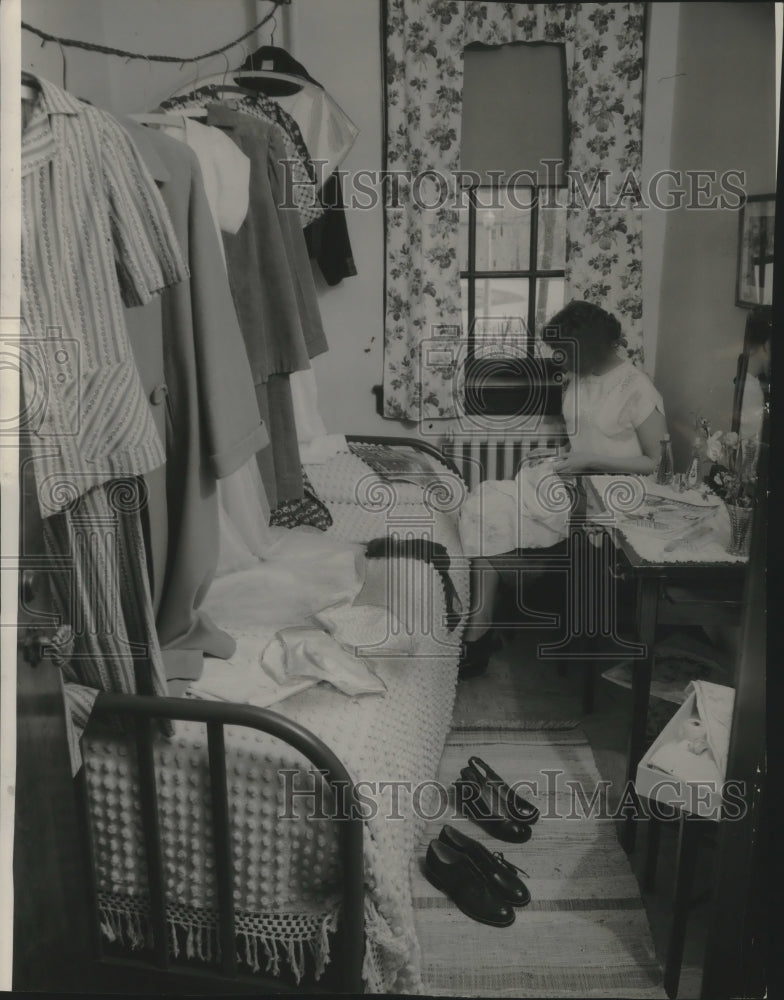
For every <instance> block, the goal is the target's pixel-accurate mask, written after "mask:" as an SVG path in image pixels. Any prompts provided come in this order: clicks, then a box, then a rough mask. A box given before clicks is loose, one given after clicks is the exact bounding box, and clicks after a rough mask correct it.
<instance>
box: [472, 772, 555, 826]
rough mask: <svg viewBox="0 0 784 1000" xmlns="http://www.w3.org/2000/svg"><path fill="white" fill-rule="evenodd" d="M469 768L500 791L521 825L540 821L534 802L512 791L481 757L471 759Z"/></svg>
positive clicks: (510, 811)
mask: <svg viewBox="0 0 784 1000" xmlns="http://www.w3.org/2000/svg"><path fill="white" fill-rule="evenodd" d="M468 766H469V767H470V768H472V769H473V770H474V771H475V772H476V773H477V774H478V775H479V777H480V778H481V780H482V781H484V782H486V783H487V784H489V785H492V786H493V787H494V788H497V789H498V794H499V795H500V796H501V799H502V801H503V802H504V804H505V805H506V808H507V811H508V812H509V815H510V816H511V817H512V819H516V820H517V821H518V822H519V823H528V824H529V825H531V824H533V823H535V822H536V821H537V820H538V819H539V810H538V809H537V808H536V806H535V805H534V804H533V803H532V802H528V801H526V800H525V799H524V798H523V797H522V796H521V795H518V794H517V792H514V791H512V789H511V788H510V787H509V785H508V784H507V783H506V782H505V781H504V779H503V778H501V777H499V776H498V775H497V774H496V773H495V771H494V770H493V769H492V768H491V767H490V766H489V765H488V764H486V763H485V762H484V761H483V760H482V758H481V757H469V758H468ZM461 773H462V772H461Z"/></svg>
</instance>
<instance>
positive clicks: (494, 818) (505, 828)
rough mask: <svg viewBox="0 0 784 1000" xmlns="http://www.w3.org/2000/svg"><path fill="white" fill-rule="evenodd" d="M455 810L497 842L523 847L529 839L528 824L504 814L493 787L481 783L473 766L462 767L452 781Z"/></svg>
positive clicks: (504, 810) (499, 798) (501, 803)
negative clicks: (455, 802)
mask: <svg viewBox="0 0 784 1000" xmlns="http://www.w3.org/2000/svg"><path fill="white" fill-rule="evenodd" d="M455 793H456V799H457V807H458V809H459V810H460V812H461V813H462V814H463V815H464V816H470V817H471V819H473V820H474V821H475V822H476V823H478V824H479V826H481V827H483V828H484V829H485V830H487V832H488V833H489V834H490V835H491V836H492V837H496V838H497V839H498V840H505V841H507V842H508V843H512V844H524V843H525V842H526V840H529V839H530V837H531V827H530V824H528V823H520V822H519V821H518V820H516V819H513V818H512V817H511V816H510V815H509V813H508V812H507V809H506V805H505V803H504V800H503V798H502V797H501V796H500V795H499V794H498V790H497V789H496V787H495V786H494V785H490V784H488V783H487V782H484V781H483V780H482V779H481V777H480V775H479V773H478V772H477V771H475V770H474V769H473V768H472V767H464V768H463V769H462V770H461V772H460V778H458V780H457V781H456V782H455Z"/></svg>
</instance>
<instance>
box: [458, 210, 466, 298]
mask: <svg viewBox="0 0 784 1000" xmlns="http://www.w3.org/2000/svg"><path fill="white" fill-rule="evenodd" d="M457 214H458V217H459V219H460V229H459V231H458V237H457V262H458V264H459V265H460V270H461V271H467V270H468V206H467V205H466V207H465V208H460V209H458V212H457ZM467 294H468V292H467V291H465V290H464V291H463V295H464V296H466V295H467Z"/></svg>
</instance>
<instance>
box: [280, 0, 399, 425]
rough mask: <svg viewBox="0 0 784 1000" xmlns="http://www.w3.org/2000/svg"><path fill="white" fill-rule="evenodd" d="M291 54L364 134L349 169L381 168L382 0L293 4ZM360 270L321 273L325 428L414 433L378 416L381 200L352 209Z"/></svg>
mask: <svg viewBox="0 0 784 1000" xmlns="http://www.w3.org/2000/svg"><path fill="white" fill-rule="evenodd" d="M292 14H293V21H292V51H293V54H294V56H295V57H296V58H297V59H298V60H299V61H300V62H301V63H302V64H303V65H304V66H305V67H307V70H308V72H309V73H310V74H311V75H312V76H313V77H314V78H315V79H316V80H318V81H319V83H321V84H322V85H323V86H324V87H325V88H326V89H327V90H328V91H329V92H330V94H332V96H333V97H334V98H335V100H336V101H337V102H338V104H340V106H341V107H342V108H343V109H344V110H345V112H346V113H347V114H348V115H349V117H350V118H351V119H352V120H353V121H354V123H355V124H356V125H357V126H359V129H360V133H359V136H358V138H357V141H356V143H355V144H354V147H353V149H352V150H351V152H350V153H349V155H348V157H347V158H346V161H345V162H344V164H343V168H342V169H344V170H346V171H356V170H363V169H364V170H380V169H381V165H382V131H383V103H382V102H383V89H382V78H381V20H380V19H381V11H380V3H379V0H327V2H320V3H307V4H305V3H302V2H296V0H295V3H294V4H293V5H292ZM346 212H347V222H348V228H349V235H350V237H351V245H352V248H353V251H354V259H355V261H356V264H357V271H358V272H359V273H358V274H357V275H355V276H354V277H351V278H345V279H344V280H343V281H342V283H341V284H340V285H336V286H335V287H334V288H329V287H328V286H327V285H326V283H325V282H324V281H323V279H321V276H320V274H317V284H318V288H319V291H320V305H321V312H322V317H323V320H324V327H325V329H326V332H327V339H328V341H329V345H330V349H329V351H328V353H327V354H325V355H322V356H321V357H319V358H316V359H315V360H314V363H313V367H314V370H315V373H316V379H317V381H318V385H319V404H320V407H321V411H322V414H323V416H324V421H325V423H326V425H327V429H328V430H330V431H334V432H338V431H340V432H352V433H354V434H404V433H410V431H407V430H406V428H405V427H404V426H403V425H402V424H400V423H399V422H397V421H391V420H384V419H383V418H382V417H380V416H378V414H377V413H376V405H375V397H374V396H373V394H372V392H371V386H373V385H377V384H379V383H380V382H381V379H382V373H383V359H384V300H383V293H384V222H383V213H382V208H381V205H380V204H379V205H377V206H376V207H375V208H373V209H359V208H354V209H347V210H346Z"/></svg>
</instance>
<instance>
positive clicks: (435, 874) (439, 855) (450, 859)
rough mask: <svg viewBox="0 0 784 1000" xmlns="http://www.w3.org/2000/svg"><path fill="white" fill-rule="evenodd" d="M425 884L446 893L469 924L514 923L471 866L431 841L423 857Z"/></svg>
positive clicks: (505, 905)
mask: <svg viewBox="0 0 784 1000" xmlns="http://www.w3.org/2000/svg"><path fill="white" fill-rule="evenodd" d="M425 875H426V876H427V879H428V881H429V882H430V883H431V884H432V885H434V886H435V887H436V889H440V890H441V892H443V893H446V895H447V896H449V898H450V899H451V900H452V902H453V903H455V905H456V906H457V907H458V908H459V909H460V910H462V911H463V913H465V915H466V916H467V917H470V918H471V919H472V920H478V921H479V923H480V924H489V925H490V926H491V927H508V926H509V925H510V924H513V923H514V919H515V915H514V910H513V909H512V908H511V906H509V904H508V903H505V902H504V901H503V899H501V897H500V896H498V895H497V894H496V893H495V892H494V891H493V889H492V888H491V887H490V885H489V884H488V883H487V882H486V881H485V879H484V877H483V875H482V873H481V872H480V871H479V869H478V868H477V867H476V866H475V865H474V864H473V862H472V861H471V860H470V859H469V858H468V857H467V856H466V855H465V854H461V853H460V852H459V851H456V850H454V848H452V847H450V846H449V845H448V844H443V843H441V841H440V840H431V841H430V845H429V846H428V849H427V854H426V855H425Z"/></svg>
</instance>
